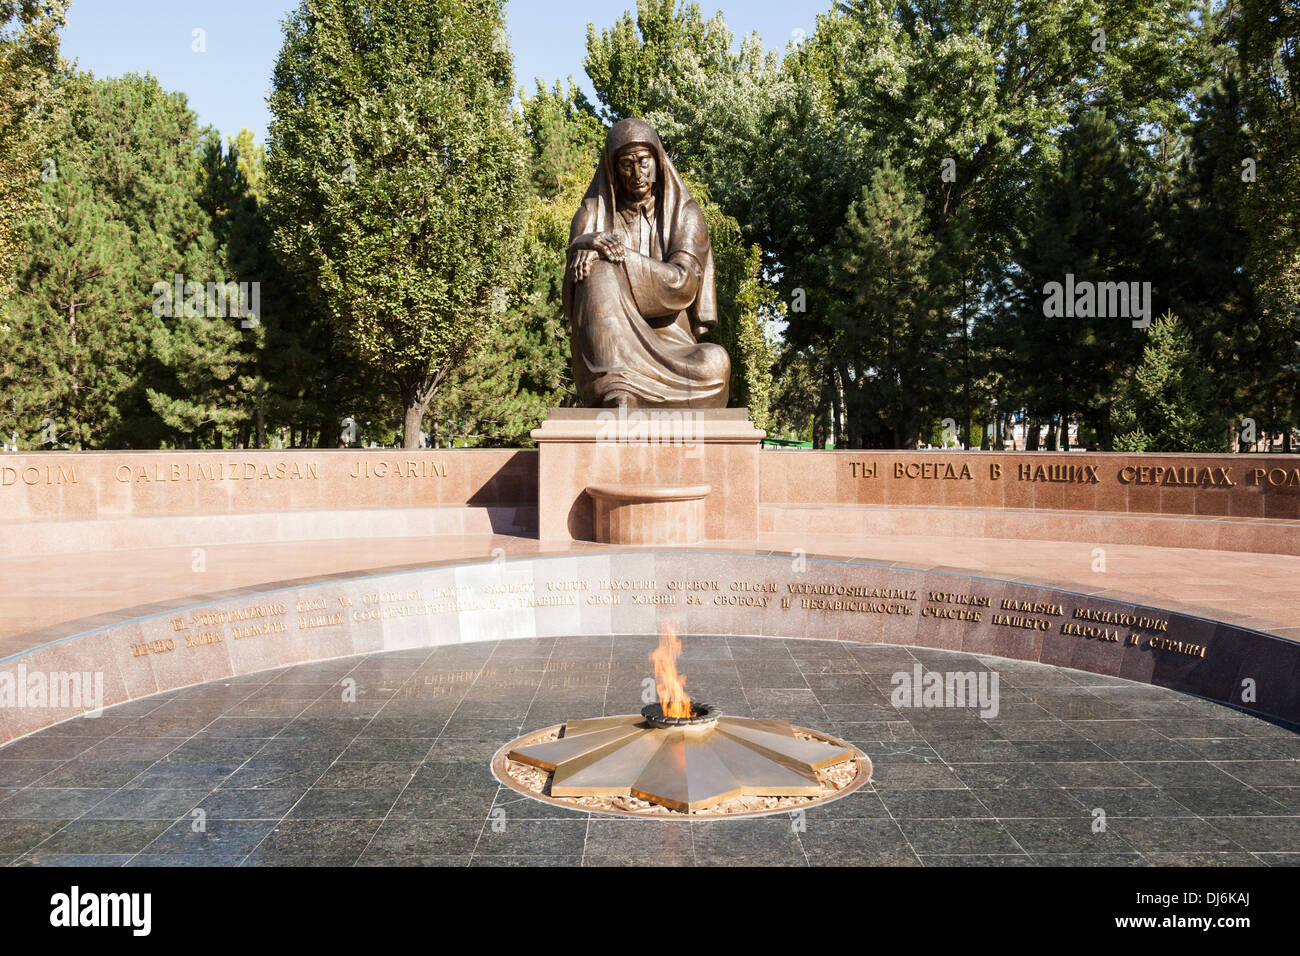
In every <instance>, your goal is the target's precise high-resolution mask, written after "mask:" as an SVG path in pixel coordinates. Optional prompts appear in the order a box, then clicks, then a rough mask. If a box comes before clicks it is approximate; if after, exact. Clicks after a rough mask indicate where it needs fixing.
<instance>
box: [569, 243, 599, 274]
mask: <svg viewBox="0 0 1300 956" xmlns="http://www.w3.org/2000/svg"><path fill="white" fill-rule="evenodd" d="M598 258H600V253H598V252H596V251H595V250H594V249H579V250H578V251H577V252H575V253H574V254H573V281H574V282H581V281H582V280H583V279H585V278H587V274H588V273H589V272H591V264H592V263H593V262H595V261H596V260H597V259H598Z"/></svg>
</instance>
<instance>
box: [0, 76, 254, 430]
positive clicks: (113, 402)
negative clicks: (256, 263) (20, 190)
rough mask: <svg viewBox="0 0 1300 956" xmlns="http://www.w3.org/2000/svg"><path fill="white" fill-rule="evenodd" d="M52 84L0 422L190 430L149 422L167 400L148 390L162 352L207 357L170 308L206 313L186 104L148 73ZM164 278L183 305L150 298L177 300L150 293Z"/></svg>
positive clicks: (209, 257)
mask: <svg viewBox="0 0 1300 956" xmlns="http://www.w3.org/2000/svg"><path fill="white" fill-rule="evenodd" d="M61 90H62V93H63V95H62V96H61V97H60V100H59V104H58V108H57V109H56V110H53V111H51V113H50V114H49V116H48V123H49V131H48V137H49V142H50V148H51V158H52V159H53V160H54V162H55V165H54V167H53V168H54V169H55V174H54V175H53V176H52V177H51V178H50V179H49V180H48V181H43V182H42V184H41V193H42V209H41V211H40V214H39V215H38V216H37V217H36V218H35V219H34V220H33V222H32V223H31V224H30V225H29V227H28V234H27V239H28V245H29V250H30V251H29V252H28V254H27V255H26V256H25V257H24V259H23V261H22V264H21V267H20V271H19V290H20V291H19V293H18V295H17V296H16V297H15V300H14V302H13V307H12V308H11V309H10V310H9V318H8V320H7V323H6V324H7V328H6V329H5V330H0V354H3V355H4V356H5V357H6V360H5V365H4V367H3V370H2V371H0V386H2V387H0V394H3V395H4V397H5V400H4V401H5V404H4V407H3V408H2V409H0V430H2V431H3V432H4V434H6V435H7V434H9V433H10V432H11V431H17V432H18V433H19V434H20V435H21V436H24V438H25V440H26V442H27V443H29V445H32V444H48V441H44V440H38V439H37V436H41V438H42V439H44V437H45V436H46V435H48V434H49V429H50V427H51V426H46V425H44V424H43V423H45V422H50V423H53V424H52V428H53V433H54V437H53V440H54V442H55V443H56V444H58V445H62V446H73V447H91V448H104V447H122V446H123V445H126V444H130V445H132V446H135V447H141V446H143V447H149V446H154V447H156V446H157V445H158V444H159V443H160V442H163V441H165V440H182V441H189V440H197V439H196V437H195V436H192V435H191V434H189V432H188V431H187V429H186V428H185V427H184V426H182V425H180V424H179V419H173V422H172V424H167V423H166V422H165V421H164V420H162V419H160V417H159V411H160V410H161V411H162V412H163V414H164V415H168V414H171V410H168V409H164V408H163V407H162V406H161V405H160V406H158V408H157V409H156V408H155V407H154V406H153V405H152V404H151V402H150V399H149V395H148V391H149V389H151V388H152V389H154V390H155V391H157V392H158V393H159V394H163V393H167V392H168V387H167V385H166V384H165V383H166V382H168V381H172V379H171V378H170V376H171V375H172V374H173V371H174V370H172V369H169V368H168V366H167V363H166V357H167V355H171V356H173V357H175V358H176V359H177V360H179V359H180V357H181V355H182V354H184V352H185V351H186V350H187V349H189V348H190V347H191V346H193V347H194V348H198V349H200V350H201V351H203V352H204V353H206V354H207V355H208V358H207V359H204V361H208V360H210V359H211V358H212V355H213V350H214V349H215V348H216V344H215V340H214V339H213V338H212V337H211V336H208V335H206V332H205V334H203V335H196V336H191V332H194V330H195V329H198V328H201V324H200V323H198V322H196V323H193V324H191V323H189V322H188V321H186V320H185V319H184V318H183V316H184V312H183V311H179V310H180V309H181V308H183V307H184V306H185V305H187V304H188V305H193V306H194V308H195V309H196V310H197V311H198V312H200V313H202V322H203V323H206V322H207V321H208V318H209V317H208V316H207V312H208V304H207V297H206V291H207V290H206V282H208V281H214V280H216V279H218V278H220V276H218V275H217V274H216V273H215V269H216V268H217V259H218V249H217V244H216V240H215V238H214V236H213V235H212V232H211V229H210V220H209V218H208V216H207V215H206V214H205V212H204V210H203V209H202V208H201V206H200V205H199V202H198V191H199V190H198V170H199V165H198V156H199V150H200V148H201V132H200V130H199V128H198V126H197V123H196V121H195V116H194V113H193V112H192V111H191V110H190V109H189V107H188V105H187V103H186V100H185V97H184V96H183V95H182V94H179V93H168V92H166V91H165V90H163V89H162V88H161V87H160V86H159V85H158V82H157V80H155V79H153V78H152V77H140V76H136V75H134V74H128V75H127V76H124V77H121V78H118V79H108V80H96V79H95V78H94V77H93V76H91V75H89V74H75V75H72V76H68V77H67V78H65V80H64V81H63V83H62V85H61ZM177 276H180V277H181V280H180V281H181V282H182V283H183V285H182V296H181V300H182V301H173V299H174V296H172V295H171V294H170V293H169V294H168V295H167V296H166V298H165V299H164V300H163V301H164V302H165V303H166V304H167V305H168V306H176V307H178V308H177V309H175V310H170V311H172V312H173V315H172V316H170V317H169V316H168V315H167V314H166V313H167V312H168V311H169V309H166V308H164V309H159V310H158V311H159V312H162V313H163V314H161V315H159V314H157V313H156V312H155V306H156V305H158V304H159V302H158V300H159V294H158V293H157V292H156V291H154V289H155V287H156V286H158V285H161V286H163V287H166V288H167V289H169V290H170V289H174V287H175V281H176V277H177ZM187 283H197V286H196V287H191V286H189V285H186V284H187ZM195 318H198V317H197V316H196V317H195ZM222 321H226V320H222ZM238 322H239V320H238V318H236V319H234V320H233V323H234V324H237V323H238ZM214 334H215V331H214ZM200 340H204V344H200ZM187 342H188V344H186V343H187ZM164 343H166V346H165V347H164ZM170 394H172V395H175V394H176V392H171V393H170Z"/></svg>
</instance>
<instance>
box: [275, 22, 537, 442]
mask: <svg viewBox="0 0 1300 956" xmlns="http://www.w3.org/2000/svg"><path fill="white" fill-rule="evenodd" d="M512 84H513V79H512V76H511V58H510V52H509V50H508V48H507V46H506V42H505V31H504V16H503V12H502V4H501V2H500V0H376V2H373V3H369V4H366V5H364V6H361V5H357V4H354V3H349V2H345V0H319V2H310V3H309V2H305V0H304V2H303V3H302V4H300V6H299V7H298V8H297V9H296V10H295V11H294V12H293V13H292V14H291V15H290V17H289V18H288V19H287V20H286V22H285V40H284V45H283V47H282V48H281V51H280V55H279V58H278V60H277V62H276V66H275V73H274V78H273V88H272V93H271V98H270V104H271V111H272V114H273V117H274V118H273V120H272V124H271V130H270V140H269V146H268V156H267V161H266V177H267V183H266V187H267V195H268V201H269V204H270V208H271V218H272V222H273V225H274V230H275V241H276V247H277V250H278V251H279V252H280V253H281V254H282V255H283V256H284V257H286V259H287V261H289V262H290V263H292V264H293V266H294V267H295V269H297V270H298V271H300V272H301V273H302V274H303V275H304V276H305V277H306V278H307V280H308V283H309V287H310V289H311V292H312V295H313V297H314V299H315V300H316V301H317V302H318V303H319V304H320V306H321V307H322V308H323V309H324V311H325V313H326V315H327V316H328V317H329V319H330V320H331V322H332V323H333V325H334V327H335V329H336V330H337V332H338V334H339V336H340V338H341V339H342V340H343V341H344V342H345V343H346V345H347V347H348V348H349V349H350V350H352V351H354V352H355V353H356V354H357V355H358V356H360V357H361V359H362V360H363V361H364V362H365V363H366V364H368V365H370V366H372V367H374V368H375V369H377V370H381V371H382V372H383V374H384V376H385V377H386V378H388V379H389V380H390V381H391V382H392V383H393V386H394V388H395V389H396V391H397V393H398V394H399V395H400V397H401V400H402V405H403V408H404V422H403V438H404V442H405V445H406V447H408V448H415V447H418V446H419V443H420V433H421V423H422V419H423V417H424V412H425V410H426V408H427V407H428V405H429V403H430V401H431V400H432V399H433V397H434V395H435V394H436V393H437V391H438V389H439V387H441V385H442V384H443V383H444V382H445V381H446V380H447V378H448V377H449V376H450V375H451V374H452V373H453V371H454V370H455V368H456V367H457V366H458V365H460V364H461V363H462V362H464V361H466V360H467V359H468V358H469V357H470V356H472V355H473V354H474V353H475V352H476V350H477V349H479V348H481V347H482V346H483V344H484V343H485V341H486V340H487V339H488V338H489V337H490V335H491V332H492V329H493V328H494V326H495V324H496V323H497V322H498V321H499V316H500V313H498V312H494V311H493V300H494V297H497V298H499V294H498V293H497V292H496V290H498V289H508V288H509V287H510V286H511V285H512V283H513V279H512V273H514V271H515V270H516V269H517V267H518V259H519V252H518V250H519V241H520V233H521V231H522V228H523V222H524V215H525V212H526V196H527V178H526V177H527V170H526V168H525V165H524V148H523V141H522V136H521V133H520V130H519V128H518V125H517V123H516V120H515V118H514V116H513V115H512V113H511V111H510V108H509V100H510V95H511V92H512Z"/></svg>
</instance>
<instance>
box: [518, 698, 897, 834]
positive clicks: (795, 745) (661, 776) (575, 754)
mask: <svg viewBox="0 0 1300 956" xmlns="http://www.w3.org/2000/svg"><path fill="white" fill-rule="evenodd" d="M690 708H691V716H689V717H667V716H665V715H664V712H663V708H662V706H661V705H660V704H650V705H649V706H647V707H646V708H645V709H644V710H642V711H641V713H640V714H624V715H622V716H618V717H596V718H593V719H589V720H571V721H569V722H568V723H566V724H565V725H564V728H563V735H562V736H560V737H559V738H557V739H554V740H546V741H544V742H540V743H528V742H525V741H526V740H527V738H524V739H521V740H520V741H518V742H517V744H507V745H506V747H503V748H502V751H503V752H504V753H505V754H506V755H507V756H508V757H509V759H511V760H514V761H517V762H518V763H522V764H526V765H528V766H530V767H536V768H537V769H539V770H544V771H547V772H549V773H550V774H551V780H550V795H551V796H552V797H617V796H625V797H626V796H631V797H637V798H639V799H641V800H645V801H647V802H649V803H655V804H659V805H660V806H663V807H667V808H669V809H670V810H677V811H680V812H682V813H695V812H698V811H701V810H707V809H708V808H710V807H714V806H716V805H718V804H720V803H723V802H724V801H727V800H730V799H732V798H733V797H741V796H751V797H814V798H815V797H820V796H821V795H822V792H823V791H822V784H821V781H820V780H819V779H818V777H817V774H818V772H819V771H821V770H825V769H827V768H830V767H833V766H835V765H837V764H840V763H842V762H844V761H846V760H855V759H856V760H858V761H859V766H861V767H863V768H864V769H866V771H867V775H868V776H869V775H870V766H871V763H870V761H869V760H867V758H866V756H865V755H864V754H861V753H860V752H859V751H858V750H857V749H856V748H854V747H851V746H848V745H844V744H832V743H829V742H825V741H820V740H808V739H805V738H804V737H800V736H799V735H798V734H796V732H795V728H794V727H792V726H791V725H790V724H788V723H786V722H785V721H783V720H755V719H752V718H748V717H727V716H725V715H724V714H723V713H722V711H721V710H719V709H718V708H717V707H711V706H709V705H707V704H696V703H692V704H691V705H690ZM864 779H865V778H864Z"/></svg>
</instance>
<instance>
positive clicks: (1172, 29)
mask: <svg viewBox="0 0 1300 956" xmlns="http://www.w3.org/2000/svg"><path fill="white" fill-rule="evenodd" d="M1195 28H1196V17H1195V10H1194V4H1193V3H1192V2H1190V0H1122V2H1117V3H1112V4H1108V5H1106V7H1105V9H1104V11H1103V10H1102V9H1101V8H1100V7H1098V6H1096V5H1094V4H1089V3H1070V4H1061V3H1059V2H1058V0H1030V2H1026V3H1015V4H988V3H983V2H972V0H936V2H933V3H924V4H922V3H916V2H909V0H902V2H893V0H858V2H852V3H840V4H836V5H835V8H834V9H833V10H832V11H831V12H830V13H828V14H827V15H825V16H822V17H819V18H818V21H817V29H816V31H815V33H814V34H813V35H812V36H811V37H809V38H808V39H807V40H806V41H804V42H802V43H801V44H797V45H795V44H792V45H791V46H790V47H789V48H788V49H787V51H786V54H785V57H784V59H783V60H780V61H779V62H778V61H776V60H775V59H774V58H773V57H772V56H770V55H766V54H764V52H763V50H762V47H761V44H758V43H756V42H747V43H746V44H743V45H742V47H741V50H740V52H739V54H736V55H734V56H732V57H731V58H730V59H729V60H726V61H725V62H723V63H722V64H719V63H718V61H717V59H716V58H715V59H714V60H709V61H706V60H705V59H703V58H701V57H700V56H698V55H696V54H695V52H694V51H693V50H692V49H690V47H689V45H679V48H678V49H677V50H676V52H675V53H674V54H673V59H672V65H671V69H670V70H668V71H666V72H661V73H660V75H659V79H658V81H657V85H656V86H655V88H654V95H655V98H656V99H657V100H658V101H659V103H660V104H661V105H659V107H658V109H657V110H656V111H655V113H654V115H653V117H652V121H654V122H656V123H657V124H658V125H659V126H660V129H661V132H663V133H664V135H665V137H667V138H670V139H672V140H673V142H675V143H676V144H677V148H678V149H679V150H680V151H681V152H682V154H683V155H684V156H685V157H686V158H687V165H688V166H689V167H690V168H691V169H692V170H693V171H694V172H695V174H696V175H697V176H699V177H700V178H702V179H703V180H704V181H705V182H707V183H708V184H709V187H710V189H711V190H712V193H713V195H714V197H715V198H716V199H717V201H718V203H719V204H720V205H721V206H722V208H723V211H724V212H726V213H727V214H729V215H732V216H734V217H735V218H736V219H737V221H738V222H739V223H740V224H741V228H742V231H743V234H744V236H745V239H746V240H747V241H750V242H755V243H757V244H758V245H760V246H761V247H762V249H763V253H764V267H765V275H766V276H768V277H770V279H771V280H772V281H773V282H774V283H775V284H776V286H777V288H778V290H779V296H780V298H781V299H782V300H784V301H786V302H789V303H792V304H793V303H794V302H796V301H798V302H800V303H801V304H803V305H805V306H806V308H805V310H804V311H802V312H800V311H796V310H794V309H792V310H791V314H790V326H789V328H788V330H787V336H788V338H789V340H790V342H791V344H792V345H794V346H796V347H797V348H801V349H802V348H812V349H813V350H814V351H815V352H816V353H818V354H819V355H821V356H822V357H823V360H824V361H829V360H830V359H831V358H832V357H833V350H834V343H835V342H836V338H835V333H834V330H833V328H832V326H831V311H832V309H833V307H834V305H835V300H834V296H833V295H831V293H830V286H831V282H832V275H831V273H830V271H829V265H830V263H832V262H833V261H834V259H835V257H834V255H833V253H834V248H835V242H836V239H837V236H838V234H839V230H840V228H841V226H842V225H843V224H844V220H845V215H846V213H847V210H848V208H849V206H850V204H851V203H853V202H854V201H855V200H857V199H858V198H859V196H860V195H861V191H862V189H863V187H864V186H867V185H869V177H870V175H871V172H872V170H874V169H876V168H878V167H879V166H881V165H882V164H883V163H884V162H885V161H889V162H890V164H891V165H892V166H893V167H894V168H895V169H897V170H899V171H900V172H901V173H902V174H903V175H904V177H905V179H906V181H907V182H908V183H910V184H912V185H913V188H914V189H915V190H916V191H917V196H918V198H919V199H920V200H921V201H922V204H923V209H924V213H925V229H926V230H927V231H928V232H929V233H930V234H931V239H932V241H933V242H934V243H935V244H936V245H938V246H941V247H947V248H957V247H958V245H959V244H957V243H954V242H953V240H951V239H950V238H949V237H948V236H947V233H948V232H949V231H950V230H951V229H952V228H953V220H954V217H956V216H957V215H959V214H961V215H964V216H965V217H966V220H967V221H966V223H965V227H964V228H965V232H966V235H967V237H968V241H969V243H970V247H969V250H968V251H966V252H964V253H963V256H962V257H963V259H964V260H965V263H964V264H965V268H961V269H956V270H953V271H952V273H951V274H950V275H949V277H948V279H947V281H948V282H950V283H952V285H953V288H951V289H947V290H944V291H945V294H946V297H947V299H948V301H949V303H950V308H954V309H958V308H961V311H962V312H965V313H966V314H965V315H954V316H951V317H950V318H949V324H950V326H951V327H952V328H953V329H957V330H963V329H965V331H963V333H962V335H960V336H958V339H959V340H960V341H959V342H953V343H950V345H951V346H952V347H953V348H954V351H953V352H952V353H951V354H948V353H947V351H945V354H944V355H942V356H936V359H935V361H936V364H945V363H949V364H953V365H960V366H961V367H962V373H963V384H962V389H961V390H962V392H964V393H965V395H964V400H963V404H964V405H969V406H970V407H971V409H972V411H973V407H974V404H975V403H976V399H977V397H978V396H977V395H976V376H977V373H978V371H979V364H980V363H978V362H975V361H971V362H969V363H968V362H966V361H965V354H964V353H965V349H966V346H967V345H969V344H971V343H973V342H977V341H979V342H982V341H984V337H983V336H982V335H978V334H975V332H977V331H978V330H971V329H969V328H967V326H968V325H969V324H970V323H972V322H974V320H975V319H977V318H979V317H980V316H983V315H987V314H993V313H995V312H996V308H995V307H994V306H995V305H996V303H994V302H987V301H982V300H985V299H988V298H990V297H991V296H992V295H993V294H994V293H995V292H996V290H994V289H992V288H991V287H990V285H989V281H990V276H991V273H992V270H993V268H994V267H995V266H996V265H998V264H1000V263H1004V262H1006V261H1007V260H1008V259H1009V258H1010V257H1011V256H1012V255H1013V250H1014V249H1016V248H1017V247H1018V246H1019V245H1021V243H1022V239H1023V236H1022V235H1021V234H1020V229H1021V224H1022V223H1024V222H1026V221H1028V220H1029V218H1030V213H1031V210H1032V206H1033V201H1034V198H1033V197H1034V189H1033V187H1034V185H1035V183H1036V179H1037V176H1038V174H1039V172H1040V171H1041V170H1043V169H1050V168H1051V167H1052V166H1053V165H1054V164H1055V162H1056V140H1057V138H1058V135H1059V131H1060V130H1061V129H1063V128H1066V127H1068V125H1069V124H1070V123H1071V121H1072V119H1073V117H1075V116H1078V115H1081V114H1082V113H1083V112H1085V111H1086V110H1088V109H1091V108H1104V107H1109V108H1110V110H1111V112H1112V113H1113V115H1114V116H1115V117H1116V125H1117V126H1118V128H1119V130H1120V132H1121V134H1122V135H1121V139H1122V140H1124V141H1126V142H1130V143H1135V144H1140V145H1141V146H1143V147H1145V148H1144V149H1143V150H1142V151H1141V153H1140V155H1137V156H1136V158H1135V162H1138V163H1140V164H1141V165H1143V166H1144V168H1145V167H1146V166H1150V165H1152V164H1153V163H1154V162H1155V160H1154V159H1148V158H1146V157H1149V156H1159V155H1161V149H1162V148H1163V147H1162V146H1161V136H1160V133H1159V131H1161V130H1163V129H1164V128H1165V127H1167V126H1169V125H1176V124H1178V123H1179V122H1181V118H1182V116H1183V114H1184V112H1185V110H1184V104H1183V98H1184V97H1185V95H1186V93H1187V91H1188V90H1190V89H1191V88H1192V87H1193V86H1194V85H1195V83H1196V82H1197V78H1198V76H1199V72H1200V67H1201V62H1202V58H1201V53H1202V52H1203V51H1202V49H1201V47H1200V46H1199V45H1198V44H1197V43H1196V42H1195ZM1098 29H1104V31H1105V37H1104V38H1103V37H1101V36H1100V35H1098V34H1096V33H1094V31H1095V30H1098ZM1099 41H1101V42H1099ZM963 293H965V294H964V295H963ZM963 302H964V303H965V307H964V308H962V307H961V306H959V305H958V303H963ZM968 334H969V338H967V335H968ZM958 346H960V348H961V352H957V351H955V349H956V347H958ZM832 364H833V363H832ZM840 387H844V386H843V383H840ZM825 393H826V395H827V396H828V400H829V401H832V402H833V401H834V400H835V396H836V395H837V393H838V387H837V386H834V385H829V386H828V387H827V388H826V389H825ZM964 412H965V410H964V409H963V414H964ZM828 417H829V418H830V420H831V421H832V422H833V421H834V419H835V417H836V416H834V415H830V416H828Z"/></svg>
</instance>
